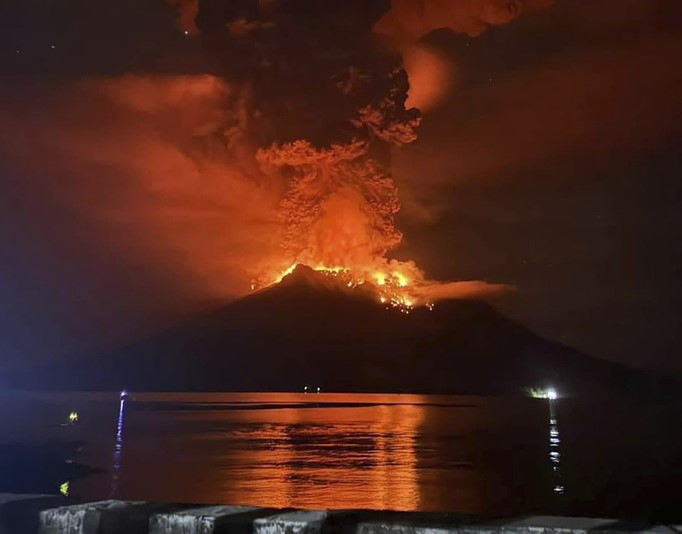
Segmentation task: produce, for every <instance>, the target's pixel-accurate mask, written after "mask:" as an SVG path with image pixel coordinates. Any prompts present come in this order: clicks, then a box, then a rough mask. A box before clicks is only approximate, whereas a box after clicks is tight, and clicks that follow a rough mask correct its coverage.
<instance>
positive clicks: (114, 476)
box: [109, 395, 126, 498]
mask: <svg viewBox="0 0 682 534" xmlns="http://www.w3.org/2000/svg"><path fill="white" fill-rule="evenodd" d="M125 408H126V398H125V396H123V395H122V396H121V403H120V404H119V407H118V420H117V422H116V445H115V447H114V456H113V461H112V465H111V486H110V488H109V498H113V497H115V496H116V494H117V493H118V483H119V477H120V473H121V456H122V455H123V419H124V416H125Z"/></svg>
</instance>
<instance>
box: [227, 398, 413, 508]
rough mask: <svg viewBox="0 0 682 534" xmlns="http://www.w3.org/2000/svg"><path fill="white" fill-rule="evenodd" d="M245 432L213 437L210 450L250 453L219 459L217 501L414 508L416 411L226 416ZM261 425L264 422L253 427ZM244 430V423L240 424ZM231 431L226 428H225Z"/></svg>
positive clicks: (309, 410)
mask: <svg viewBox="0 0 682 534" xmlns="http://www.w3.org/2000/svg"><path fill="white" fill-rule="evenodd" d="M242 417H243V418H246V419H248V426H247V427H246V429H245V427H244V426H241V425H240V427H241V428H238V429H237V428H232V429H231V430H227V434H226V433H222V432H220V433H218V434H216V435H215V436H214V438H215V439H216V444H215V446H216V447H218V446H220V447H224V446H225V445H224V443H225V441H226V438H227V437H228V436H229V439H228V441H235V440H237V439H244V440H247V441H248V442H249V443H250V446H249V448H245V449H241V448H239V450H232V451H230V450H226V451H225V452H224V453H223V454H222V458H221V463H222V476H223V477H224V480H225V482H224V484H225V485H224V487H223V488H222V490H223V491H222V492H221V497H220V498H219V499H218V500H221V501H224V502H231V503H232V502H236V501H238V500H239V499H240V498H243V497H242V496H244V495H248V500H247V501H244V502H243V503H241V502H240V504H263V505H265V504H268V505H270V506H275V507H288V506H298V507H304V508H305V507H312V506H315V505H319V500H320V499H324V500H326V501H327V502H329V503H330V506H331V503H333V506H334V507H335V508H358V507H367V508H377V509H386V508H389V507H397V508H399V509H403V510H414V509H418V508H419V500H420V495H419V487H418V480H417V458H416V452H415V447H416V443H415V441H416V435H417V432H418V428H419V425H420V424H421V421H422V418H423V407H421V406H419V405H383V404H379V405H373V406H358V407H343V408H327V407H324V406H319V407H315V406H307V407H306V408H305V409H301V408H285V409H279V410H272V411H271V410H261V411H258V412H253V411H251V410H249V411H247V412H243V411H238V412H232V411H230V412H226V413H225V414H221V418H223V421H222V423H223V424H226V423H228V420H229V419H233V418H235V419H237V420H241V419H242ZM261 417H262V418H263V420H262V421H258V419H260V418H261ZM243 422H244V423H247V421H246V420H244V421H243ZM228 428H229V426H228Z"/></svg>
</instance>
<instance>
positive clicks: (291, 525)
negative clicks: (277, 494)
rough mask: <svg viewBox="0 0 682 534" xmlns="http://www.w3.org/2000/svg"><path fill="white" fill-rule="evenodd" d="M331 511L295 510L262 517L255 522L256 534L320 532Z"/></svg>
mask: <svg viewBox="0 0 682 534" xmlns="http://www.w3.org/2000/svg"><path fill="white" fill-rule="evenodd" d="M328 515H329V512H328V511H326V510H313V511H294V512H287V513H283V514H276V515H270V516H267V517H261V518H258V519H256V520H255V521H254V522H253V532H254V534H320V533H321V532H322V527H323V525H324V522H325V521H326V519H327V517H328Z"/></svg>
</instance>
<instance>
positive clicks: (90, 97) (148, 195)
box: [0, 0, 682, 368]
mask: <svg viewBox="0 0 682 534" xmlns="http://www.w3.org/2000/svg"><path fill="white" fill-rule="evenodd" d="M15 4H16V5H14V6H13V7H12V6H10V7H9V8H3V9H7V10H8V13H7V14H6V16H3V20H15V21H16V20H20V21H22V23H21V24H19V26H22V27H23V28H24V31H23V32H21V34H19V33H16V34H13V33H12V32H11V31H9V32H6V34H5V37H4V41H3V47H4V49H3V50H2V52H0V57H1V58H2V66H3V72H4V73H5V74H4V78H5V80H6V83H3V85H2V87H3V88H2V90H1V92H2V104H0V169H1V170H2V173H3V177H2V183H0V187H1V188H2V191H1V192H2V203H3V204H2V209H3V212H2V215H1V216H0V217H1V219H0V221H2V230H0V232H1V233H0V245H1V246H2V252H3V255H4V256H6V257H7V258H8V259H7V260H6V261H5V262H3V263H4V265H3V267H2V271H0V276H2V280H3V281H7V283H4V284H3V286H4V287H3V289H2V292H3V293H4V295H3V305H4V309H2V310H1V313H2V315H0V322H2V331H3V332H12V335H11V336H4V339H5V340H7V341H3V343H4V344H5V346H3V347H2V348H3V349H4V350H5V352H6V353H7V354H10V355H11V354H16V355H19V354H23V353H24V352H26V350H27V348H28V349H29V351H32V352H35V353H37V354H43V353H46V352H49V350H47V348H46V347H48V346H59V347H62V350H60V351H59V352H64V353H68V352H75V351H78V350H85V349H89V348H90V347H93V346H96V345H97V342H96V341H95V339H96V338H97V337H105V338H107V339H108V340H109V341H107V343H108V344H112V345H113V344H116V343H117V342H119V340H125V339H126V338H130V337H134V336H135V335H138V333H139V332H142V331H144V329H145V328H149V329H153V328H156V327H158V326H159V325H162V324H165V322H166V321H168V320H170V319H172V318H174V317H177V316H179V315H180V314H182V313H186V312H189V311H191V310H193V309H197V308H201V307H205V306H208V304H207V303H208V302H210V301H213V300H215V299H223V298H228V297H231V296H234V295H239V294H243V293H244V292H246V291H248V290H249V287H250V284H251V283H252V281H253V280H254V278H259V277H265V278H267V277H268V276H269V275H270V274H269V271H270V270H273V269H274V268H273V266H276V267H277V269H274V270H281V269H283V268H286V267H287V266H288V265H289V264H290V263H291V262H292V261H305V262H309V263H323V264H325V265H329V266H331V265H339V264H348V263H349V262H350V263H354V264H356V265H363V266H367V269H368V270H371V269H375V268H377V265H376V262H377V261H379V260H382V261H386V265H388V262H389V261H390V260H391V259H392V258H395V260H396V261H401V262H407V263H404V265H406V266H407V267H406V268H408V269H410V270H411V271H410V272H411V273H419V274H418V276H426V277H428V278H437V279H442V280H489V281H491V282H495V283H496V284H500V285H499V286H497V285H485V284H484V283H482V282H474V283H470V284H465V285H462V283H461V282H459V283H456V282H455V283H451V284H447V285H438V286H437V285H428V286H425V289H424V292H425V296H426V294H427V293H428V298H437V297H438V296H439V294H438V291H441V292H443V291H447V292H449V293H450V294H453V295H459V296H472V295H473V296H486V297H487V296H489V295H490V294H491V293H493V294H498V293H499V291H500V290H504V289H505V288H507V287H508V286H514V287H516V288H517V291H515V292H513V294H511V296H507V297H505V298H504V300H502V301H500V304H501V305H502V306H503V307H504V308H505V310H506V311H508V312H509V313H510V314H511V315H513V316H515V317H518V318H520V319H522V320H523V321H524V322H527V323H529V324H530V325H531V326H536V327H538V328H539V329H540V331H541V332H543V333H547V334H548V335H550V336H553V337H555V338H557V339H560V340H562V341H564V342H566V343H570V344H574V345H577V346H578V347H579V348H584V349H585V350H588V351H592V352H593V353H595V354H596V355H598V356H607V357H611V358H612V359H616V360H618V359H620V360H621V361H630V362H634V363H637V364H640V365H645V366H646V365H652V366H663V367H668V368H675V367H677V368H679V365H678V364H677V363H676V362H675V361H673V359H672V357H670V356H668V354H669V353H670V352H671V351H672V350H673V348H674V347H675V346H677V345H675V343H677V341H676V339H677V338H676V335H675V334H674V332H675V331H676V327H677V326H679V321H678V319H676V318H675V315H674V311H673V310H674V302H677V301H678V299H679V297H680V288H679V286H676V285H675V282H674V280H675V273H676V272H677V271H676V269H678V268H679V259H680V258H679V252H678V251H676V248H675V247H672V246H668V244H670V243H673V242H674V241H675V239H676V238H678V237H679V231H678V230H676V229H675V228H676V226H677V225H676V223H677V222H679V218H678V215H677V209H676V204H674V202H676V200H675V199H677V201H679V195H680V189H679V185H678V184H677V181H676V180H674V179H673V178H672V176H673V175H674V174H675V172H676V171H675V169H677V170H679V169H680V166H679V161H678V160H677V158H676V157H675V156H674V154H675V153H676V150H675V147H676V146H677V145H676V141H675V138H676V135H677V134H679V124H678V122H679V121H677V120H675V116H676V113H677V114H679V111H680V107H681V106H680V99H679V96H677V95H679V94H680V91H679V90H680V89H681V88H682V87H680V86H681V85H682V79H681V77H680V75H679V72H678V70H676V69H673V68H669V67H670V66H671V65H674V63H675V58H676V57H679V53H680V52H681V51H682V37H681V34H680V31H681V28H680V26H679V23H676V22H675V20H679V17H677V18H676V16H679V15H680V12H679V8H678V7H676V5H675V3H674V2H671V1H667V2H666V1H655V2H635V1H634V0H626V1H621V2H618V1H616V0H612V1H607V0H600V1H597V2H594V3H591V4H590V5H589V6H585V5H584V4H581V5H578V4H577V3H576V2H570V1H568V0H565V1H564V2H561V1H559V2H557V3H556V4H554V5H552V4H553V3H552V2H542V1H539V0H538V1H533V2H532V1H528V2H523V1H520V0H517V1H496V0H489V1H483V0H462V1H461V2H445V1H437V0H431V1H429V2H417V1H416V0H414V1H405V0H402V1H401V0H394V1H393V2H392V4H391V5H389V3H388V2H386V3H384V2H378V3H377V4H381V6H380V7H381V9H379V8H377V9H376V12H368V13H367V14H366V15H364V16H358V21H357V25H356V26H357V27H356V29H355V30H354V33H353V38H352V39H350V41H351V42H347V41H344V42H343V43H341V44H339V43H327V41H320V39H322V38H321V37H320V35H319V34H323V33H325V32H328V27H326V26H325V25H324V24H322V23H321V24H320V27H319V28H315V27H310V26H307V25H306V23H305V21H297V22H295V23H294V22H292V24H293V26H292V28H295V29H296V30H298V29H299V26H296V24H300V27H306V28H309V29H308V30H306V31H307V32H308V33H306V35H304V36H302V37H301V39H300V41H298V42H292V44H291V50H286V51H283V52H277V53H276V54H274V58H275V60H277V61H280V62H281V63H280V64H281V65H286V69H284V68H283V69H282V70H281V71H277V72H276V73H275V74H273V72H274V71H273V70H272V69H271V70H267V69H265V70H262V69H261V70H259V71H258V72H257V73H256V75H255V76H256V79H257V80H260V81H259V84H260V85H259V84H255V83H247V81H248V80H251V79H253V76H254V72H253V65H261V64H263V62H267V61H271V60H272V57H273V56H272V55H269V54H271V52H270V51H269V50H268V49H267V46H268V45H269V44H271V42H272V43H276V42H279V40H281V39H284V38H285V37H286V35H285V33H286V32H284V30H280V29H278V27H277V24H280V26H281V25H282V24H283V21H288V20H290V18H291V17H292V15H291V14H289V13H284V14H282V13H281V11H280V12H278V11H277V10H276V9H275V7H274V6H273V5H272V4H274V2H271V3H269V2H261V3H260V8H261V9H265V8H267V9H266V11H267V10H270V11H267V13H268V16H267V20H264V21H260V22H259V24H258V25H256V24H254V23H253V21H252V12H253V5H255V4H258V3H254V2H243V3H237V4H239V5H240V6H241V11H240V10H239V9H237V10H236V11H235V12H233V13H226V12H225V10H224V9H223V10H222V11H221V9H220V7H219V4H220V2H215V1H214V2H208V1H207V2H203V3H202V4H201V5H200V4H199V3H198V2H184V1H182V2H171V4H173V5H172V6H168V5H163V4H162V3H161V2H159V3H158V5H156V4H155V5H154V6H144V7H140V6H139V4H138V3H133V2H123V3H121V4H120V5H119V6H118V12H119V13H120V17H121V20H130V21H131V22H130V25H131V26H130V29H131V31H130V32H120V33H118V34H116V39H118V40H119V42H118V43H116V42H113V41H112V42H109V41H107V40H106V39H104V38H102V39H101V41H98V40H97V39H96V37H95V34H97V33H98V29H99V30H101V29H102V28H103V27H104V25H105V23H106V21H104V20H98V19H97V18H96V15H95V14H94V13H93V12H92V11H91V8H90V10H89V8H88V7H87V5H86V4H85V3H82V4H83V5H80V6H79V9H75V8H74V7H73V6H69V7H65V8H64V9H65V10H66V9H69V10H70V11H69V12H68V13H60V12H59V9H57V8H55V10H54V12H49V13H48V12H45V11H44V10H43V9H42V7H41V5H40V3H39V2H26V3H21V4H20V3H18V2H17V3H15ZM266 4H267V5H266ZM211 10H213V11H211ZM123 13H126V16H123ZM341 13H346V12H344V11H343V10H341ZM346 14H347V13H346ZM3 15H5V14H3ZM209 15H210V16H209ZM80 17H83V18H82V19H80ZM219 17H227V18H229V21H230V22H229V24H220V25H219V26H220V27H219V28H212V27H211V26H210V24H209V22H207V21H210V20H219ZM79 20H80V21H81V22H82V24H81V26H82V28H83V29H82V30H80V32H81V33H82V34H83V37H82V39H83V40H84V41H85V42H87V41H88V40H89V39H90V40H92V39H94V40H95V41H94V42H95V44H96V46H92V47H90V49H88V50H86V49H84V48H87V47H84V46H80V47H77V46H75V39H76V38H71V41H73V42H68V41H65V40H63V39H62V40H61V41H60V36H59V33H58V32H57V33H52V34H50V35H46V32H45V31H44V28H45V27H47V26H49V25H50V24H49V23H54V24H52V26H55V27H64V28H68V27H69V25H70V24H71V25H75V24H76V22H78V21H79ZM338 20H345V19H343V17H339V18H338ZM348 20H349V21H350V22H349V24H350V23H353V24H355V21H354V20H353V19H352V17H350V18H349V19H348ZM269 24H274V27H272V28H271V27H269V26H268V25H269ZM60 25H61V26H60ZM185 29H187V30H188V32H189V34H190V35H185V34H184V30H185ZM335 29H336V30H337V31H338V32H339V35H344V36H345V35H347V33H344V32H347V31H348V30H347V27H344V28H341V29H339V28H336V27H335ZM278 31H282V32H283V33H282V35H279V36H278V37H276V38H273V39H272V41H271V42H270V41H267V39H266V40H265V46H264V49H265V51H264V52H263V51H262V50H260V49H259V51H258V52H257V53H255V54H256V56H252V55H249V54H254V52H253V51H252V47H251V44H250V41H251V40H252V39H254V35H258V36H260V35H262V34H263V33H266V32H278ZM292 31H293V30H292ZM100 33H101V32H100ZM330 35H332V34H330ZM112 36H113V35H112ZM306 38H309V42H306ZM329 38H331V37H329ZM10 41H11V42H10ZM310 42H314V43H319V42H323V43H326V44H325V46H328V50H330V51H335V50H338V49H343V50H350V52H349V54H350V56H351V57H352V58H353V60H354V63H353V66H354V67H355V66H357V68H356V69H348V68H346V67H347V66H348V65H346V64H344V63H343V62H341V63H337V64H334V65H332V66H329V67H328V68H329V69H330V70H329V73H330V75H335V76H336V77H335V78H334V79H333V83H330V84H329V86H330V88H332V87H333V88H336V90H338V92H339V95H333V94H332V91H333V89H330V90H329V91H330V92H329V94H327V93H324V91H326V87H315V86H314V85H312V83H314V82H316V80H317V79H318V78H315V77H312V78H311V77H308V75H307V74H306V70H307V69H319V68H320V64H319V63H318V59H316V58H314V57H313V58H307V59H306V61H309V62H310V65H308V64H300V65H294V64H293V62H292V61H291V59H292V58H294V57H298V54H299V52H300V50H301V49H305V47H306V45H308V44H310ZM147 43H149V44H147ZM52 46H54V47H55V48H51V47H52ZM136 47H137V48H139V49H140V50H141V52H140V54H139V55H137V56H134V55H133V54H132V53H130V51H131V50H132V49H135V48H136ZM16 50H19V52H18V53H17V52H16ZM244 51H247V52H248V53H246V54H245V53H244ZM50 54H52V55H50ZM258 54H261V55H258ZM235 55H236V56H238V57H240V58H242V59H240V61H235V60H234V56H235ZM141 57H142V58H143V59H140V58H141ZM401 57H402V58H404V61H405V64H406V66H407V68H408V71H409V73H410V82H411V87H410V89H409V94H408V93H407V87H402V86H401V83H402V81H401V80H400V79H398V80H394V81H392V82H390V83H389V82H388V80H389V78H390V77H391V76H392V75H393V74H392V73H393V72H394V69H395V67H396V65H398V66H399V62H400V58H401ZM357 58H359V60H358V61H355V60H356V59H357ZM385 58H393V59H385ZM396 58H397V59H396ZM344 61H346V60H344ZM140 62H142V64H140ZM127 63H129V68H128V67H127ZM226 65H234V69H233V70H231V69H230V68H229V67H228V66H226ZM324 68H327V67H324ZM287 69H288V70H287ZM263 72H267V73H268V74H267V75H266V74H263ZM268 76H270V78H268ZM320 78H321V75H320ZM395 87H399V88H400V89H399V90H398V91H397V92H394V93H391V91H392V90H393V89H394V88H395ZM344 91H345V92H347V93H348V95H344ZM323 93H324V94H323ZM291 95H296V96H297V98H291ZM349 95H350V96H349ZM404 98H408V107H409V106H411V105H412V106H418V107H420V108H421V109H422V111H423V116H422V117H421V124H419V118H418V116H417V115H416V114H414V113H403V111H404V108H402V107H401V106H402V100H401V99H404ZM337 102H341V104H340V105H339V106H337V107H334V108H333V109H328V108H326V107H325V105H327V104H328V103H337ZM268 106H269V107H268ZM401 109H402V110H403V111H401ZM288 114H290V115H288ZM387 117H388V119H387ZM297 118H298V120H296V119H297ZM349 119H352V120H349ZM300 141H303V142H304V143H301V142H300ZM306 141H309V142H310V144H309V145H306V144H305V142H306ZM394 178H395V181H394ZM652 218H653V219H654V220H653V221H652V220H651V219H652ZM403 234H404V236H403ZM410 260H412V261H414V262H415V263H416V265H419V267H420V268H421V269H422V271H419V270H418V269H416V265H415V263H410ZM675 265H677V267H675ZM412 269H414V270H412ZM422 273H426V274H425V275H424V274H422ZM606 275H608V276H606ZM656 277H658V278H659V280H655V279H656ZM38 280H40V283H39V284H38V283H36V281H38ZM666 280H667V281H668V283H664V281H666ZM169 288H171V289H170V290H169ZM437 288H438V289H437ZM74 309H82V310H84V312H83V314H82V315H83V316H87V319H85V318H84V317H78V316H77V315H78V314H76V315H74V314H72V313H70V314H67V315H68V317H64V315H65V314H64V313H63V312H64V310H74ZM618 310H619V311H618ZM586 311H588V312H589V313H587V314H586ZM652 313H653V314H654V316H655V317H656V318H657V319H656V320H654V321H652V322H653V323H656V324H653V325H651V326H643V327H639V328H640V331H639V332H635V331H633V332H632V333H630V334H629V335H630V336H632V337H631V338H630V339H628V340H619V339H616V340H615V341H614V340H613V339H612V338H613V337H614V336H613V324H614V322H613V321H615V322H616V323H618V324H619V325H622V326H625V327H626V328H619V330H627V329H628V328H627V326H628V325H632V324H634V323H637V322H639V320H640V319H641V317H642V316H644V315H647V316H648V317H651V316H652V315H651V314H652ZM587 316H589V317H590V319H591V320H590V321H587V319H586V317H587ZM57 318H58V320H57ZM614 318H615V319H614ZM36 325H38V326H36ZM40 325H48V326H40ZM36 328H38V329H39V330H40V331H41V335H40V336H35V335H33V332H35V331H36V330H35V329H36ZM77 339H79V340H80V339H85V340H86V341H82V342H81V341H79V342H76V341H74V340H77ZM652 340H653V341H652ZM649 343H654V344H655V346H656V348H655V349H652V350H649V353H653V356H651V355H650V356H649V357H650V358H653V361H647V360H645V359H640V357H639V356H638V354H636V351H641V350H644V349H649ZM627 347H635V349H630V352H628V350H626V349H627Z"/></svg>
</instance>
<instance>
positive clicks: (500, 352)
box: [15, 266, 680, 394]
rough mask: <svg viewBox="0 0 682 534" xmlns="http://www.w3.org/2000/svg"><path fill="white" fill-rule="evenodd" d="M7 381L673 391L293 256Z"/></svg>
mask: <svg viewBox="0 0 682 534" xmlns="http://www.w3.org/2000/svg"><path fill="white" fill-rule="evenodd" d="M15 383H21V384H22V385H23V384H25V385H28V386H30V387H47V388H55V389H79V390H100V389H105V390H120V389H135V390H143V391H159V390H202V391H206V390H221V391H302V390H303V388H304V386H306V385H307V386H309V387H314V388H316V387H318V386H319V387H321V388H322V390H323V391H349V392H419V393H476V394H487V393H521V392H522V391H523V389H524V388H526V387H529V386H532V387H547V386H553V387H555V388H556V389H557V390H558V391H559V392H560V393H561V394H578V393H581V394H583V393H592V392H594V393H602V392H622V393H627V394H630V393H635V392H640V393H644V394H652V393H658V392H660V391H672V392H675V391H677V390H679V389H680V388H679V383H677V382H676V381H675V380H673V379H661V378H659V377H654V376H652V375H649V374H647V373H645V372H640V371H635V370H632V369H629V368H627V367H624V366H620V365H616V364H613V363H609V362H606V361H602V360H598V359H595V358H591V357H589V356H586V355H585V354H582V353H580V352H578V351H576V350H573V349H570V348H568V347H565V346H563V345H560V344H557V343H553V342H551V341H547V340H545V339H543V338H541V337H539V336H537V335H536V334H534V333H533V332H531V331H530V330H528V329H527V328H525V327H523V326H521V325H519V324H517V323H514V322H512V321H510V320H508V319H507V318H505V317H503V316H502V315H501V314H499V313H498V312H497V311H495V310H494V309H493V308H492V307H491V306H490V305H488V304H486V303H484V302H479V301H474V300H451V301H444V302H439V303H438V304H437V305H436V306H435V308H434V309H433V311H429V310H428V309H427V308H425V307H419V308H415V309H414V310H412V311H411V313H410V314H409V315H406V314H404V313H401V312H400V311H398V310H397V309H393V308H389V309H386V308H385V307H384V306H383V305H381V304H380V303H379V302H377V300H376V298H375V297H373V296H370V295H368V294H364V293H363V292H362V291H358V290H355V291H350V290H348V289H347V288H346V287H345V286H344V285H342V284H338V283H336V282H335V281H333V280H331V279H330V278H329V277H328V276H325V275H323V274H320V273H317V272H314V271H312V270H311V269H309V268H307V267H301V266H299V267H298V268H297V269H296V270H295V271H294V272H293V273H292V274H291V275H289V276H288V277H286V278H285V279H284V280H283V281H282V283H280V284H277V285H274V286H271V287H269V288H267V289H265V290H262V291H260V292H257V293H254V294H252V295H249V296H247V297H245V298H242V299H240V300H237V301H234V302H232V303H230V304H228V305H226V306H224V307H222V308H220V309H218V310H216V311H215V312H213V313H210V314H207V315H204V316H202V317H198V318H195V319H194V320H192V321H189V322H187V323H185V324H183V325H181V326H179V327H177V328H174V329H172V330H169V331H167V332H165V333H163V334H161V335H159V336H157V337H154V338H153V339H150V340H148V341H145V342H142V343H139V344H135V345H132V346H129V347H126V348H123V349H119V350H115V351H112V352H109V353H105V354H99V355H89V356H88V357H87V358H80V359H77V360H74V361H72V362H71V363H69V364H66V365H65V364H61V365H60V366H59V367H57V368H55V369H53V370H50V371H49V372H45V370H42V371H41V372H38V373H36V372H32V373H30V376H29V375H25V376H23V377H22V379H21V380H19V381H18V382H15Z"/></svg>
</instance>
